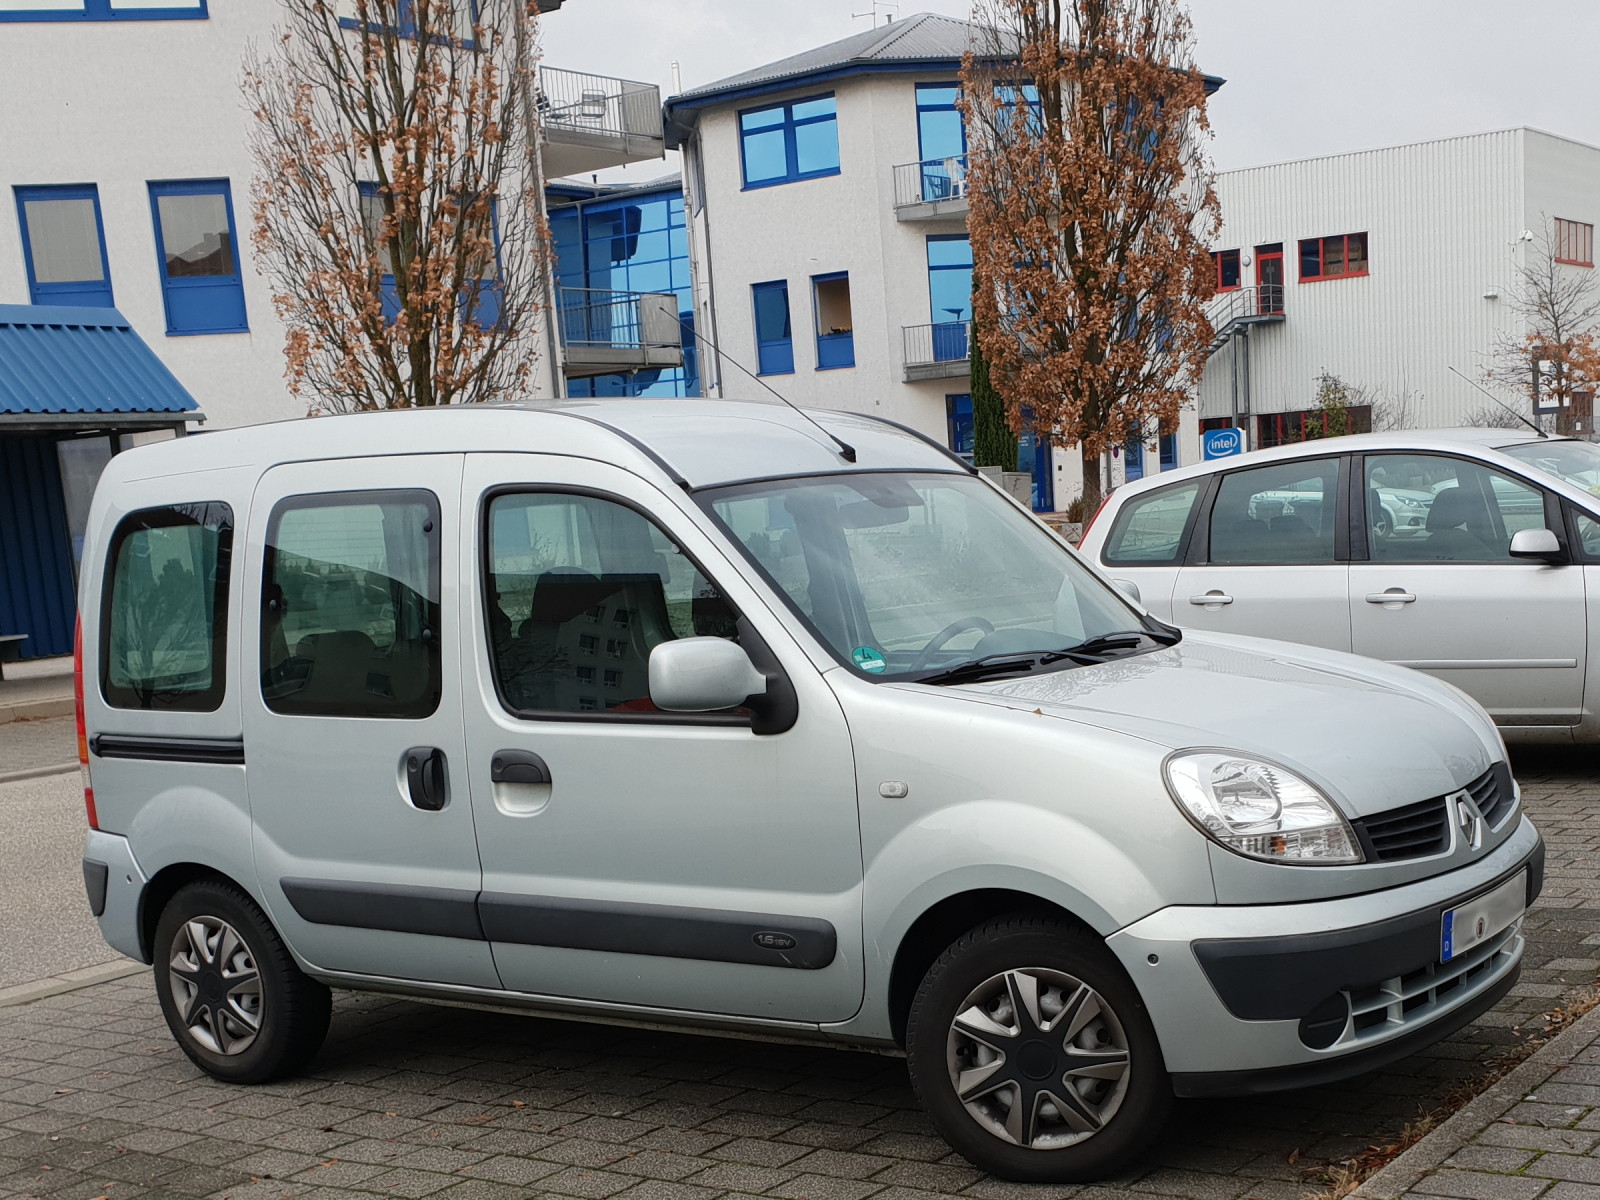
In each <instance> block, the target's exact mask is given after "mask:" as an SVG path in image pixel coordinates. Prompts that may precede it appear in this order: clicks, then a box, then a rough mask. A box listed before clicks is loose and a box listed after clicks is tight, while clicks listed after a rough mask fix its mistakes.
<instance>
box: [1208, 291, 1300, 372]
mask: <svg viewBox="0 0 1600 1200" xmlns="http://www.w3.org/2000/svg"><path fill="white" fill-rule="evenodd" d="M1206 315H1207V316H1208V317H1210V318H1211V328H1212V330H1213V332H1212V335H1211V348H1210V351H1209V353H1210V354H1215V353H1216V352H1217V351H1218V350H1221V349H1222V348H1223V347H1224V346H1225V345H1227V344H1228V342H1229V340H1230V339H1232V337H1233V335H1234V334H1236V333H1238V332H1240V330H1241V328H1242V327H1244V326H1247V325H1269V324H1276V323H1277V322H1279V321H1282V320H1283V284H1281V283H1261V284H1256V285H1254V286H1253V287H1241V288H1234V289H1233V290H1232V291H1229V292H1223V293H1222V294H1221V295H1219V296H1218V297H1217V298H1216V299H1215V300H1213V301H1212V302H1211V307H1210V308H1209V309H1208V310H1207V312H1206Z"/></svg>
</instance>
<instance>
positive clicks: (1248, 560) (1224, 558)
mask: <svg viewBox="0 0 1600 1200" xmlns="http://www.w3.org/2000/svg"><path fill="white" fill-rule="evenodd" d="M1338 483H1339V461H1338V460H1337V459H1333V458H1317V459H1311V460H1309V461H1307V460H1296V461H1294V462H1288V463H1274V464H1273V465H1271V466H1269V467H1256V468H1255V469H1253V470H1249V471H1234V472H1233V473H1231V474H1229V475H1225V476H1223V479H1222V486H1221V487H1220V488H1219V489H1218V490H1217V500H1216V503H1215V504H1214V505H1213V506H1212V509H1211V555H1210V557H1211V561H1212V562H1213V563H1237V564H1250V565H1274V564H1306V563H1331V562H1332V561H1333V554H1334V551H1333V528H1334V521H1335V512H1336V509H1337V503H1336V499H1337V496H1338Z"/></svg>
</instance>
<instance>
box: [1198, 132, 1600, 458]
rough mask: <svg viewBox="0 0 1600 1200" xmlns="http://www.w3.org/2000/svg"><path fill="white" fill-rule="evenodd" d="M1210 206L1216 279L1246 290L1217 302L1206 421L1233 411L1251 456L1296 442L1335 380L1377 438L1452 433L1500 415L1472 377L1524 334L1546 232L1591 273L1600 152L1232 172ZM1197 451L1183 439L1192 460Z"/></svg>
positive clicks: (1431, 151)
mask: <svg viewBox="0 0 1600 1200" xmlns="http://www.w3.org/2000/svg"><path fill="white" fill-rule="evenodd" d="M1217 195H1218V197H1219V198H1220V200H1221V202H1222V216H1223V230H1222V234H1221V237H1220V239H1219V241H1218V243H1217V245H1218V254H1217V258H1218V272H1219V282H1220V284H1221V285H1222V286H1224V287H1227V288H1229V289H1238V290H1229V291H1227V292H1224V293H1223V294H1221V295H1219V296H1218V298H1217V300H1216V301H1215V307H1214V309H1213V313H1214V324H1216V325H1217V326H1218V330H1219V348H1218V350H1217V352H1216V353H1215V354H1214V355H1213V356H1212V358H1211V360H1210V363H1209V365H1208V367H1207V370H1206V372H1205V377H1204V379H1203V381H1202V385H1201V388H1200V392H1199V415H1200V417H1201V418H1202V421H1201V423H1202V424H1204V425H1207V426H1215V425H1226V424H1230V423H1232V422H1233V421H1234V419H1235V415H1236V413H1237V419H1238V424H1239V426H1240V427H1242V428H1243V429H1245V430H1246V433H1247V436H1248V439H1249V441H1250V444H1251V446H1252V447H1261V446H1270V445H1277V444H1279V443H1281V442H1284V441H1295V440H1299V439H1300V438H1301V437H1302V436H1303V435H1304V427H1305V424H1306V422H1307V420H1308V419H1310V420H1313V421H1315V420H1317V418H1315V417H1310V416H1308V410H1311V409H1313V408H1314V407H1315V406H1316V395H1317V388H1318V377H1319V376H1321V375H1323V374H1324V373H1328V374H1332V375H1335V376H1338V377H1339V379H1341V380H1342V381H1343V382H1344V383H1345V384H1347V385H1350V386H1352V387H1354V388H1357V389H1360V390H1362V391H1363V392H1365V393H1366V397H1367V398H1369V399H1370V400H1371V401H1372V402H1374V403H1375V404H1376V405H1377V408H1378V412H1377V417H1378V420H1379V423H1380V424H1382V423H1383V422H1384V418H1385V416H1388V417H1390V418H1393V417H1394V416H1396V415H1399V414H1401V413H1402V412H1403V415H1404V419H1405V422H1406V424H1408V425H1411V426H1415V427H1430V426H1431V427H1440V426H1448V425H1458V424H1461V423H1463V422H1464V421H1466V420H1467V419H1468V418H1469V417H1470V416H1471V415H1473V414H1475V413H1480V412H1482V411H1484V410H1485V409H1491V408H1493V407H1494V403H1493V401H1492V400H1491V399H1489V398H1488V397H1487V396H1485V395H1484V394H1483V393H1482V392H1481V391H1479V390H1478V389H1476V388H1474V387H1473V386H1472V384H1471V383H1469V382H1468V379H1471V380H1475V381H1479V382H1481V380H1482V367H1483V365H1484V363H1485V362H1486V361H1487V358H1488V356H1489V353H1490V350H1491V348H1492V347H1493V345H1494V342H1495V340H1496V338H1497V337H1498V336H1500V335H1502V334H1505V333H1508V332H1509V333H1512V334H1515V335H1519V336H1520V334H1521V333H1522V332H1523V328H1522V326H1521V325H1520V323H1519V322H1518V320H1517V318H1516V317H1515V315H1514V314H1513V313H1512V312H1511V310H1510V308H1509V304H1508V301H1509V298H1510V297H1511V295H1512V292H1513V281H1514V278H1515V273H1516V270H1517V268H1518V266H1519V265H1522V264H1525V263H1528V262H1530V261H1531V256H1533V255H1536V254H1538V253H1539V252H1540V251H1539V247H1540V242H1539V235H1540V231H1541V229H1544V230H1546V231H1547V232H1548V233H1549V234H1550V235H1551V236H1553V237H1558V238H1559V246H1560V249H1558V254H1557V257H1558V261H1560V260H1561V259H1563V258H1565V259H1566V260H1567V264H1566V265H1563V266H1562V267H1561V268H1560V269H1561V270H1570V271H1592V270H1593V269H1594V267H1593V262H1594V255H1593V238H1594V222H1595V220H1596V218H1597V217H1600V148H1596V147H1593V146H1587V145H1583V144H1582V143H1579V142H1574V141H1571V140H1569V139H1567V138H1562V137H1556V136H1554V135H1552V134H1548V133H1542V132H1540V131H1538V130H1535V129H1507V130H1501V131H1499V132H1495V133H1484V134H1475V135H1472V136H1469V137H1457V138H1446V139H1442V140H1439V141H1433V142H1422V143H1418V144H1415V145H1408V146H1394V147H1389V148H1386V149H1381V150H1369V151H1364V152H1361V153H1356V154H1337V155H1330V156H1328V157H1325V158H1313V159H1305V160H1302V161H1299V162H1289V163H1280V164H1275V165H1272V166H1265V167H1255V168H1251V169H1249V170H1242V171H1228V172H1225V173H1223V174H1221V175H1220V176H1219V177H1218V179H1217ZM1530 233H1531V234H1532V235H1533V240H1530V239H1529V237H1528V234H1530ZM1452 368H1453V369H1452ZM1236 372H1237V373H1238V374H1237V380H1238V382H1237V385H1236V383H1235V379H1236ZM1456 372H1460V374H1457V373H1456ZM1463 375H1464V376H1466V377H1467V378H1466V379H1463V378H1462V376H1463ZM1505 398H1506V399H1508V400H1510V401H1511V402H1512V404H1513V405H1517V403H1518V402H1517V401H1516V399H1515V397H1510V396H1507V397H1505ZM1523 403H1524V404H1525V401H1524V402H1523ZM1362 408H1363V409H1368V408H1370V406H1369V405H1363V406H1362ZM1385 408H1387V410H1388V411H1387V413H1386V412H1385ZM1519 411H1526V410H1525V409H1523V408H1522V407H1521V406H1519ZM1355 415H1356V417H1357V419H1358V421H1359V422H1361V423H1365V422H1366V421H1367V420H1369V419H1371V416H1372V414H1371V413H1370V411H1358V412H1357V413H1356V414H1355ZM1500 415H1501V418H1502V419H1503V421H1504V422H1507V423H1511V422H1512V421H1513V418H1512V417H1511V416H1510V415H1508V414H1505V413H1504V412H1503V411H1502V412H1501V414H1500ZM1528 415H1531V413H1530V414H1528ZM1199 452H1200V450H1199V445H1198V440H1197V439H1185V445H1184V446H1183V449H1182V455H1183V461H1184V462H1186V463H1187V462H1192V461H1195V459H1196V458H1197V457H1198V455H1199Z"/></svg>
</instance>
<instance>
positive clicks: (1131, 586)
mask: <svg viewBox="0 0 1600 1200" xmlns="http://www.w3.org/2000/svg"><path fill="white" fill-rule="evenodd" d="M1111 582H1112V583H1114V584H1116V585H1117V591H1119V592H1121V593H1122V594H1123V595H1124V596H1126V597H1128V599H1130V600H1132V601H1133V602H1134V603H1135V604H1143V603H1144V598H1143V597H1142V596H1140V595H1139V585H1138V584H1137V583H1135V582H1134V581H1133V580H1131V579H1113V580H1112V581H1111Z"/></svg>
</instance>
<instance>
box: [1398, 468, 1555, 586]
mask: <svg viewBox="0 0 1600 1200" xmlns="http://www.w3.org/2000/svg"><path fill="white" fill-rule="evenodd" d="M1366 496H1367V501H1366V511H1367V545H1368V547H1369V550H1370V553H1371V556H1372V560H1373V561H1374V562H1408V563H1422V562H1515V561H1517V560H1516V559H1513V558H1512V557H1511V554H1510V547H1511V537H1512V535H1513V534H1515V533H1518V532H1519V531H1521V530H1524V529H1543V528H1544V523H1545V518H1544V496H1543V494H1542V493H1540V491H1539V490H1538V489H1537V488H1533V487H1529V486H1528V485H1527V484H1525V483H1523V482H1521V481H1520V480H1516V479H1512V478H1511V477H1510V476H1508V475H1502V474H1501V473H1500V472H1499V471H1491V470H1489V469H1488V468H1487V467H1482V466H1479V465H1478V464H1476V463H1470V462H1465V461H1463V460H1461V459H1458V458H1447V457H1445V456H1443V455H1434V454H1377V455H1373V456H1371V457H1369V458H1368V459H1367V463H1366Z"/></svg>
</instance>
